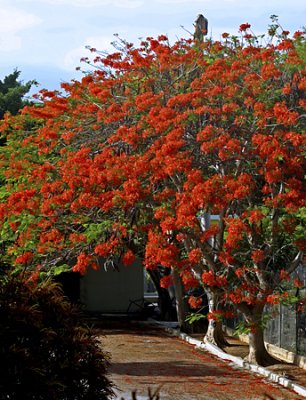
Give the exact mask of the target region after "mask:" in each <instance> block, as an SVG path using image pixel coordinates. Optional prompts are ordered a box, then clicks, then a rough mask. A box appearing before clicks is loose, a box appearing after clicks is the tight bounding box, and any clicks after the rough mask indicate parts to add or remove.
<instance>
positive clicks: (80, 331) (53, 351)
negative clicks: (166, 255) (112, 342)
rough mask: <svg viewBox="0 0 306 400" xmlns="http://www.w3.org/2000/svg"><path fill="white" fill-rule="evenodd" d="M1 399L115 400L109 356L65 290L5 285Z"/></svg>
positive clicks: (11, 280)
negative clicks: (109, 378)
mask: <svg viewBox="0 0 306 400" xmlns="http://www.w3.org/2000/svg"><path fill="white" fill-rule="evenodd" d="M0 343H1V347H0V399H23V400H26V399H31V400H39V399H44V400H45V399H48V400H52V399H54V400H55V399H56V400H72V399H73V400H79V399H91V400H92V399H97V400H103V399H107V398H109V396H110V395H111V394H112V384H111V383H110V381H109V380H108V378H107V377H106V368H107V364H108V361H107V355H106V354H105V353H104V352H103V351H102V350H101V345H100V343H99V341H98V339H97V338H96V337H95V335H94V332H93V331H92V330H91V329H90V328H88V327H87V326H86V325H85V324H84V323H82V322H81V319H80V315H79V313H78V311H77V310H76V309H75V308H73V306H72V305H71V304H70V303H69V302H68V300H67V299H66V298H65V297H64V296H63V294H62V291H61V289H60V287H59V286H58V285H57V284H55V283H53V282H51V281H46V282H43V283H41V284H38V285H37V284H34V283H33V282H32V283H31V282H29V281H25V279H21V278H20V277H12V276H9V277H7V278H6V279H2V280H1V281H0Z"/></svg>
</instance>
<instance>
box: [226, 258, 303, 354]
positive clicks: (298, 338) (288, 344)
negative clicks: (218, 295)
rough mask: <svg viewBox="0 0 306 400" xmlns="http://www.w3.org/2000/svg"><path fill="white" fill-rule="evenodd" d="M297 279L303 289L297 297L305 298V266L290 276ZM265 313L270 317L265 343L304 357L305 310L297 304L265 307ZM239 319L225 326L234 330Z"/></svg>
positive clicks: (230, 321)
mask: <svg viewBox="0 0 306 400" xmlns="http://www.w3.org/2000/svg"><path fill="white" fill-rule="evenodd" d="M295 278H299V279H300V280H301V281H302V282H303V283H304V285H303V288H301V289H299V290H298V293H297V294H298V295H299V296H301V297H304V298H306V266H301V267H299V268H298V269H297V270H296V272H295V273H294V274H293V275H292V280H293V279H295ZM265 313H266V314H269V315H270V316H271V319H270V320H269V321H268V322H267V326H266V329H265V341H266V342H268V343H271V344H274V345H276V346H278V347H281V348H283V349H286V350H288V351H291V352H293V353H295V354H298V355H301V356H306V310H305V307H304V310H303V309H301V308H300V305H299V304H293V305H290V306H285V305H282V304H279V305H276V306H266V308H265ZM240 321H241V319H239V318H235V319H232V320H227V321H226V325H227V326H228V327H229V328H232V329H234V328H235V326H237V323H238V322H240Z"/></svg>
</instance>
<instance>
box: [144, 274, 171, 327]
mask: <svg viewBox="0 0 306 400" xmlns="http://www.w3.org/2000/svg"><path fill="white" fill-rule="evenodd" d="M148 273H149V275H150V278H151V280H152V282H153V283H154V286H155V289H156V291H157V293H158V305H159V310H160V319H161V320H162V321H173V320H175V318H176V315H174V314H175V312H173V310H174V307H172V299H171V297H170V294H169V292H168V290H167V289H164V288H162V287H160V277H161V276H160V273H159V271H158V270H150V269H149V270H148Z"/></svg>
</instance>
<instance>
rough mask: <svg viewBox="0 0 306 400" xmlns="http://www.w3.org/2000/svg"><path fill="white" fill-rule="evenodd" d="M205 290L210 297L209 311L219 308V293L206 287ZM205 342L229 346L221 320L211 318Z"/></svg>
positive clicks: (208, 297)
mask: <svg viewBox="0 0 306 400" xmlns="http://www.w3.org/2000/svg"><path fill="white" fill-rule="evenodd" d="M205 292H206V295H207V299H208V309H209V312H213V311H216V310H218V308H219V304H218V295H217V294H216V293H214V292H213V291H212V290H210V289H207V288H205ZM204 342H205V343H212V344H214V345H216V346H218V347H221V348H222V347H224V346H227V345H228V343H227V341H226V340H225V337H224V333H223V330H222V321H221V320H209V321H208V328H207V332H206V335H205V337H204Z"/></svg>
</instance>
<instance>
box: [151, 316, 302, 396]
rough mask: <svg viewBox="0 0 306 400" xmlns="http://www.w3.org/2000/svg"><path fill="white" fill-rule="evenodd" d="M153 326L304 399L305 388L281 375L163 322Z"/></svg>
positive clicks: (157, 322) (155, 322)
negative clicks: (157, 326) (161, 328)
mask: <svg viewBox="0 0 306 400" xmlns="http://www.w3.org/2000/svg"><path fill="white" fill-rule="evenodd" d="M152 322H153V323H154V324H157V325H159V326H162V327H163V328H164V329H165V330H166V331H167V332H169V333H171V334H172V335H174V336H177V337H179V338H180V339H182V340H184V341H185V342H187V343H190V344H192V345H194V346H195V347H198V348H200V349H202V350H205V351H208V352H209V353H211V354H213V355H215V356H217V357H218V358H221V359H222V360H227V361H231V362H232V363H233V364H236V365H238V366H239V367H241V368H243V369H246V370H248V371H252V372H255V373H257V374H259V375H262V376H264V377H265V378H267V379H268V380H269V381H271V382H274V383H278V384H279V385H281V386H284V387H286V388H288V389H291V390H293V391H294V392H295V393H297V394H299V395H301V396H303V397H305V398H306V388H305V387H303V386H301V385H298V384H297V383H294V382H292V381H291V380H290V379H288V378H285V377H284V376H282V375H279V374H276V373H275V372H272V371H269V370H268V369H266V368H264V367H260V366H258V365H255V364H250V363H248V362H246V361H244V360H243V359H242V358H241V357H236V356H232V355H231V354H228V353H225V352H224V351H222V350H221V349H220V348H219V347H217V346H215V345H213V344H211V343H204V342H202V341H200V340H198V339H195V338H193V337H191V336H189V335H187V334H186V333H183V332H181V331H180V330H179V329H175V328H173V327H171V326H169V325H168V324H164V323H163V322H160V321H155V320H154V321H153V320H152Z"/></svg>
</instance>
